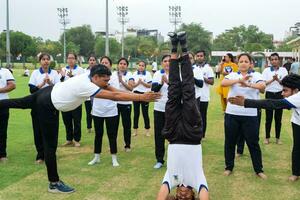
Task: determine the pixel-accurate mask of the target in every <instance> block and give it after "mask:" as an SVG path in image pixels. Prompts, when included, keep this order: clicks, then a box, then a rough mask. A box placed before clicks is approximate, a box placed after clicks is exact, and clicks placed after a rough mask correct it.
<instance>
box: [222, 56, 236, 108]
mask: <svg viewBox="0 0 300 200" xmlns="http://www.w3.org/2000/svg"><path fill="white" fill-rule="evenodd" d="M237 71H238V66H237V65H236V64H235V63H234V58H233V55H232V54H231V53H227V54H226V55H225V56H224V59H223V60H222V63H221V69H220V73H221V82H222V80H223V79H224V77H225V76H227V75H228V74H230V73H231V72H237ZM217 90H218V93H219V94H220V96H221V104H222V109H223V111H224V112H225V110H226V106H227V96H228V91H229V88H228V87H223V86H221V85H220V86H219V87H218V88H217Z"/></svg>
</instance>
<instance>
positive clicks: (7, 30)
mask: <svg viewBox="0 0 300 200" xmlns="http://www.w3.org/2000/svg"><path fill="white" fill-rule="evenodd" d="M10 59H11V56H10V31H9V0H6V67H8V68H9V67H10V63H11V61H10Z"/></svg>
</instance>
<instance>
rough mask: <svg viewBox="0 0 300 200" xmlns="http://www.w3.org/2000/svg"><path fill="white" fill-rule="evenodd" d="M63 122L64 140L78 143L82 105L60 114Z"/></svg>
mask: <svg viewBox="0 0 300 200" xmlns="http://www.w3.org/2000/svg"><path fill="white" fill-rule="evenodd" d="M61 113H62V117H63V121H64V124H65V128H66V133H67V134H66V140H68V141H72V140H73V139H74V140H75V141H76V142H79V141H80V139H81V117H82V105H80V106H78V107H77V108H76V109H74V110H71V111H68V112H61Z"/></svg>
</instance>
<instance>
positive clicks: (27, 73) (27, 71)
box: [23, 67, 30, 77]
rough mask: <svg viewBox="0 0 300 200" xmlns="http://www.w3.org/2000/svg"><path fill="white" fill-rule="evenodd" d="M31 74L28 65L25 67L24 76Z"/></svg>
mask: <svg viewBox="0 0 300 200" xmlns="http://www.w3.org/2000/svg"><path fill="white" fill-rule="evenodd" d="M29 75H30V71H29V69H27V67H25V70H24V74H23V76H26V77H29Z"/></svg>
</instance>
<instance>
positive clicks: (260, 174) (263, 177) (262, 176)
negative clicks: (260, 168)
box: [256, 172, 268, 180]
mask: <svg viewBox="0 0 300 200" xmlns="http://www.w3.org/2000/svg"><path fill="white" fill-rule="evenodd" d="M256 175H257V176H258V177H259V178H261V179H264V180H265V179H267V178H268V177H267V176H266V175H265V174H264V173H262V172H260V173H258V174H256Z"/></svg>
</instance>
